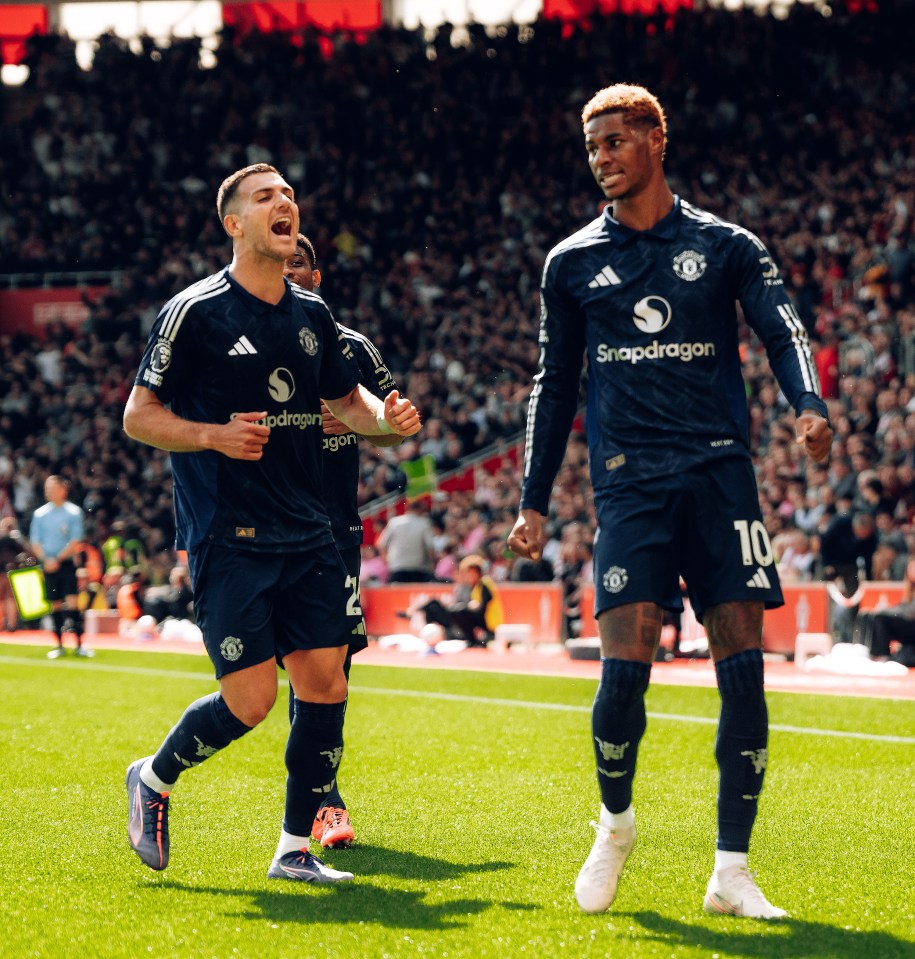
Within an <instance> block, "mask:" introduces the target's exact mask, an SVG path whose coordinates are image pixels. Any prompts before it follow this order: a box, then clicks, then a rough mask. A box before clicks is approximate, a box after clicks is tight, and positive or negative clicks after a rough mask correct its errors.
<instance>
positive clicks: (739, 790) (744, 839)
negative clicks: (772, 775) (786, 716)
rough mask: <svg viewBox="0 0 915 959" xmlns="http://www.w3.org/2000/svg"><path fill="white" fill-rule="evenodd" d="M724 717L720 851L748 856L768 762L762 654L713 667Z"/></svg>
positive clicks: (718, 750) (718, 751)
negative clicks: (742, 853)
mask: <svg viewBox="0 0 915 959" xmlns="http://www.w3.org/2000/svg"><path fill="white" fill-rule="evenodd" d="M715 673H716V674H717V677H718V692H719V693H720V695H721V716H720V718H719V720H718V735H717V737H716V739H715V759H717V761H718V771H719V785H718V842H717V848H718V849H722V850H728V851H731V852H747V851H748V849H749V848H750V833H751V832H752V831H753V823H754V822H755V820H756V811H757V808H758V806H759V793H760V791H761V790H762V785H763V777H764V775H765V771H766V760H767V758H768V749H767V743H768V737H769V714H768V711H767V709H766V698H765V694H764V692H763V658H762V651H761V650H758V649H747V650H744V651H742V652H739V653H735V654H734V655H733V656H729V657H728V658H727V659H723V660H721V662H718V663H716V664H715Z"/></svg>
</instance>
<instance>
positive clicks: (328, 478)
mask: <svg viewBox="0 0 915 959" xmlns="http://www.w3.org/2000/svg"><path fill="white" fill-rule="evenodd" d="M339 330H340V333H341V334H342V336H343V340H344V342H345V343H346V344H347V345H348V346H349V348H350V350H351V351H352V353H353V356H354V357H355V358H356V363H357V364H358V366H359V382H360V383H361V384H362V385H363V386H364V387H365V388H366V389H367V390H368V391H369V392H370V393H373V394H374V395H375V396H377V397H378V398H379V399H381V400H383V399H384V398H385V396H387V395H388V393H390V392H391V390H394V389H396V388H397V385H396V383H395V382H394V377H393V376H391V372H390V370H388V368H387V366H386V365H385V362H384V360H383V359H382V358H381V354H380V353H379V352H378V350H377V349H376V348H375V346H374V344H373V343H372V341H371V340H369V339H367V338H366V337H364V336H363V335H362V334H361V333H357V332H356V331H355V330H351V329H349V327H346V326H342V325H341V326H339ZM358 442H359V438H358V436H356V434H355V433H344V434H343V435H342V436H325V437H324V502H325V503H326V504H327V512H328V513H329V514H330V525H331V528H332V529H333V533H334V542H335V543H336V544H337V548H338V549H341V550H343V549H349V548H350V547H353V546H361V545H362V519H361V517H360V516H359V496H358V492H359V445H358Z"/></svg>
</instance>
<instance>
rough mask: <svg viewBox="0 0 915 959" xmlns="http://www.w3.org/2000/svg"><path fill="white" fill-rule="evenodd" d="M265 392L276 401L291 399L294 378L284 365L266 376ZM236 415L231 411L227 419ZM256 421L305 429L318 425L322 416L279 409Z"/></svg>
mask: <svg viewBox="0 0 915 959" xmlns="http://www.w3.org/2000/svg"><path fill="white" fill-rule="evenodd" d="M267 392H268V393H269V394H270V397H271V399H273V400H275V401H276V402H277V403H288V402H289V400H291V399H292V397H293V394H294V393H295V379H293V376H292V373H290V372H289V370H287V369H286V367H285V366H278V367H277V368H276V369H275V370H274V371H273V372H272V373H271V374H270V375H269V376H268V377H267ZM236 416H238V413H233V414H232V415H231V416H230V417H229V419H230V420H234V419H235V417H236ZM257 422H258V423H259V424H261V425H262V426H269V427H270V429H272V430H274V429H283V428H287V427H291V428H294V429H299V430H305V429H308V427H309V426H320V425H321V423H322V418H321V414H320V413H290V412H289V410H280V412H279V413H271V414H270V415H269V416H265V417H264V418H263V419H262V420H258V421H257Z"/></svg>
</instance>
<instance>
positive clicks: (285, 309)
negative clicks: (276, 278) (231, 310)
mask: <svg viewBox="0 0 915 959" xmlns="http://www.w3.org/2000/svg"><path fill="white" fill-rule="evenodd" d="M223 275H224V276H225V278H226V279H227V280H228V281H229V285H230V286H231V287H232V292H233V293H235V295H236V296H237V297H238V298H239V299H240V300H241V301H242V302H243V303H244V304H245V307H246V308H247V309H248V311H249V312H251V313H253V314H254V315H255V316H264V315H265V314H267V313H269V312H271V311H272V310H280V311H281V312H282V313H292V292H291V290H290V286H289V280H287V279H286V278H285V277H283V282H284V283H285V284H286V292H285V293H284V294H283V298H282V299H281V300H280V302H279V303H268V302H267V301H266V300H262V299H260V297H257V296H255V295H254V294H253V293H249V292H248V291H247V290H246V289H245V288H244V287H243V286H242V285H241V283H239V282H238V280H236V279H235V277H234V276H232V274H231V273H230V272H229V268H228V267H226V268H225V269H224V270H223Z"/></svg>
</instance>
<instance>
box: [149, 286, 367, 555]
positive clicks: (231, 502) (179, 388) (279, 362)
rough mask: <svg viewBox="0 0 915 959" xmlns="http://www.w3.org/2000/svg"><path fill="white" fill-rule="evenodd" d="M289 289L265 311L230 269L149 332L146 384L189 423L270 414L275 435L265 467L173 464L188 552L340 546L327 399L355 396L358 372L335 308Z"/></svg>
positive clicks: (261, 463)
mask: <svg viewBox="0 0 915 959" xmlns="http://www.w3.org/2000/svg"><path fill="white" fill-rule="evenodd" d="M286 286H287V289H286V293H285V295H284V296H283V298H282V300H280V302H279V303H277V304H276V305H273V304H270V303H266V302H264V301H263V300H259V299H258V298H257V297H255V296H252V295H251V294H250V293H248V292H247V291H246V290H244V289H243V288H242V287H241V286H240V285H239V284H238V283H237V282H236V281H235V279H234V278H233V277H232V276H231V275H230V274H229V271H228V268H227V269H224V270H222V271H221V272H220V273H216V274H214V275H213V276H210V277H208V278H207V279H205V280H201V281H200V282H199V283H195V284H193V285H192V286H190V287H188V288H187V289H186V290H184V291H183V292H182V293H179V294H178V295H177V296H175V297H174V298H172V299H171V300H170V301H169V302H168V303H166V305H165V306H164V307H163V308H162V311H161V312H160V313H159V316H158V319H157V320H156V323H155V325H154V326H153V328H152V330H151V331H150V336H149V342H148V343H147V346H146V351H145V353H144V354H143V359H142V360H141V362H140V369H139V372H138V373H137V378H136V383H137V384H138V385H139V386H145V387H147V388H148V389H150V390H152V391H153V392H154V393H155V394H156V395H157V396H158V397H159V399H160V400H161V401H162V402H163V403H166V404H169V405H170V408H171V410H172V412H174V413H175V414H177V415H178V416H180V417H182V418H183V419H187V420H192V421H196V422H203V423H226V422H228V421H229V420H230V419H231V418H232V417H233V416H234V415H236V414H238V413H245V412H258V411H260V410H267V417H266V420H265V421H264V422H265V423H266V425H267V426H269V427H270V438H269V440H268V442H267V444H266V445H265V446H264V454H263V456H262V458H261V459H260V460H258V461H256V462H254V461H247V460H236V459H231V458H229V457H228V456H224V455H223V454H222V453H217V452H215V451H213V450H204V451H202V452H196V453H172V454H171V458H172V472H173V476H174V487H175V515H176V525H177V530H178V532H177V545H178V547H179V548H182V549H193V548H194V547H196V546H197V545H199V544H200V543H201V542H203V540H204V539H208V540H210V541H214V542H218V543H222V544H224V545H227V546H236V547H238V548H242V549H247V550H267V551H270V550H277V549H286V548H290V547H292V548H296V549H312V548H316V547H320V546H323V545H327V544H329V543H331V542H332V536H331V530H330V520H329V519H328V516H327V512H326V510H325V507H324V501H323V495H322V480H321V477H322V462H321V457H322V452H321V440H322V437H323V433H322V429H321V397H322V396H323V397H327V398H329V399H338V398H340V397H342V396H345V395H346V394H347V393H349V392H350V391H351V390H352V389H353V388H354V387H355V386H356V385H357V382H358V379H357V372H358V371H357V366H356V362H355V359H354V357H353V355H352V351H350V350H349V348H348V347H347V346H346V345H345V343H343V341H342V337H341V335H340V332H339V330H338V329H337V325H336V323H335V322H334V319H333V317H332V316H331V314H330V311H329V310H328V308H327V306H326V304H325V303H324V301H323V300H322V299H321V298H320V297H319V296H316V295H315V294H313V293H308V292H306V291H305V290H301V289H299V288H298V287H294V286H291V285H290V284H289V283H288V282H287V284H286Z"/></svg>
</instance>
